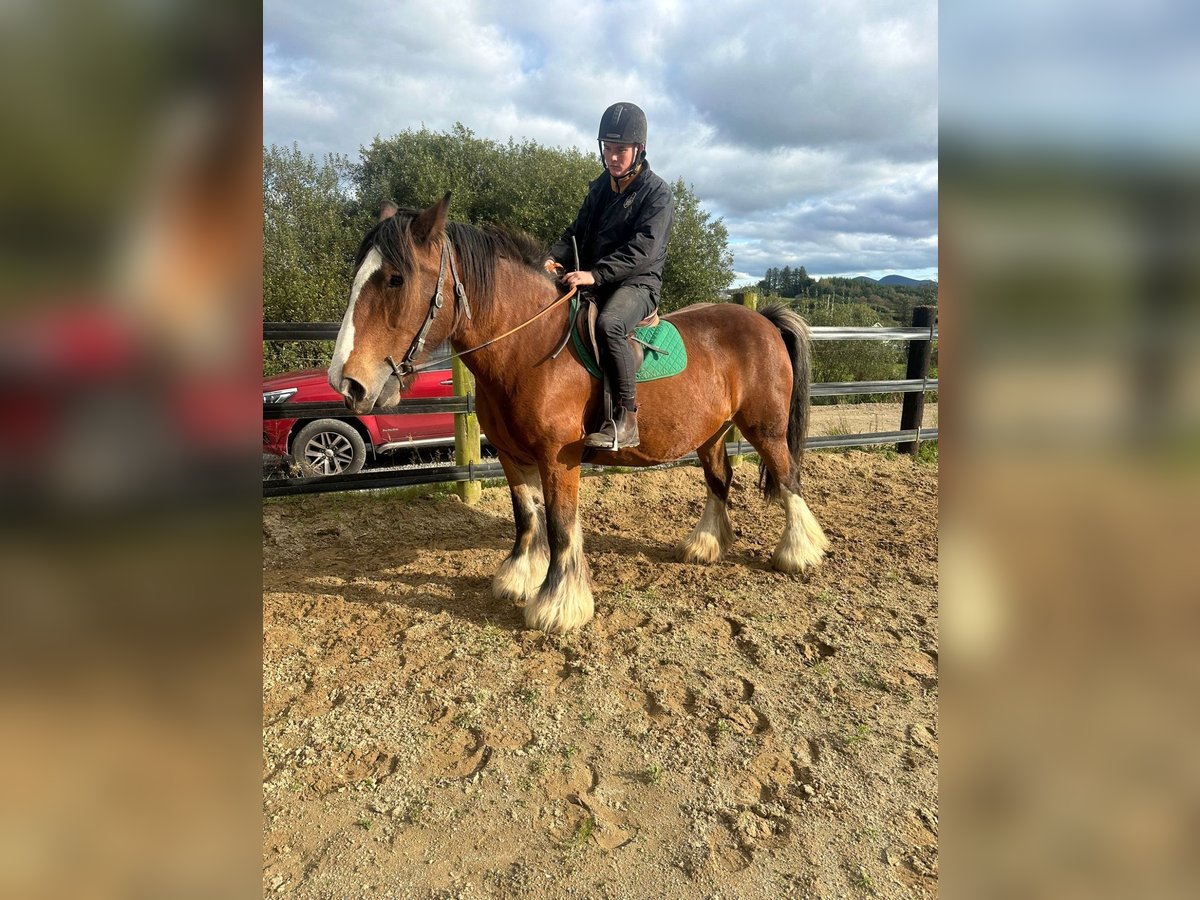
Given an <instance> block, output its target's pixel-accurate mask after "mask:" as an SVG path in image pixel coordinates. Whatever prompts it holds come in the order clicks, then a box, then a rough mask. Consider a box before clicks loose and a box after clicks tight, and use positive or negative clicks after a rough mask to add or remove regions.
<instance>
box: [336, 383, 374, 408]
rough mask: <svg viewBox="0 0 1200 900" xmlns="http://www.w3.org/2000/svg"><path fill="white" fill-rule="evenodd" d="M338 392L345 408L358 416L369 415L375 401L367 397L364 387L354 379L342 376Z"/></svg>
mask: <svg viewBox="0 0 1200 900" xmlns="http://www.w3.org/2000/svg"><path fill="white" fill-rule="evenodd" d="M338 392H339V393H340V394H341V395H342V397H343V398H344V399H345V401H346V407H347V408H348V409H352V410H354V412H355V413H357V414H358V415H360V416H361V415H365V414H366V413H369V412H370V411H371V407H372V406H374V405H375V399H374V398H373V397H370V396H368V394H367V389H366V386H365V385H363V384H362V383H361V382H360V381H358V380H357V379H355V378H350V377H348V376H346V375H343V376H342V383H341V384H340V385H338Z"/></svg>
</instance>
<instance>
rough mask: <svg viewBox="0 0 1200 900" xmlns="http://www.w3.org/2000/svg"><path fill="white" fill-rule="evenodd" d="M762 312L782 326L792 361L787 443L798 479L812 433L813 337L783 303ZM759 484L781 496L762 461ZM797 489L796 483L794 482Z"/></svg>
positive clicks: (769, 496) (768, 494)
mask: <svg viewBox="0 0 1200 900" xmlns="http://www.w3.org/2000/svg"><path fill="white" fill-rule="evenodd" d="M759 312H760V313H761V314H762V315H763V316H765V317H766V318H767V320H768V321H769V322H770V323H771V324H772V325H774V326H775V327H776V328H778V329H779V333H780V334H781V335H782V336H783V343H784V345H785V346H786V347H787V352H788V358H789V359H790V360H791V363H792V398H791V405H790V407H789V410H788V426H787V445H788V450H789V451H790V453H791V456H792V478H793V479H798V478H799V472H800V458H801V457H802V456H803V455H804V441H805V439H806V438H807V436H808V384H809V380H810V376H811V371H812V361H811V357H810V345H811V338H810V337H809V333H808V325H807V324H806V323H805V321H804V320H803V319H802V318H800V316H799V314H798V313H797V312H796V311H795V310H793V309H791V308H789V307H787V306H784V305H783V304H781V303H768V304H767V305H766V306H764V307H763V308H762V309H760V310H759ZM758 486H759V488H761V489H762V492H763V495H764V496H765V497H766V498H767V500H769V501H776V500H779V499H780V492H779V488H780V485H779V483H778V481H776V479H775V477H774V476H773V475H772V474H771V473H770V472H769V471H767V467H766V466H765V465H763V464H762V463H761V462H760V463H759V465H758ZM792 489H793V490H794V489H795V485H794V484H793V485H792Z"/></svg>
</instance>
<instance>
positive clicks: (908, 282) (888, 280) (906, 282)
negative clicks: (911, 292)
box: [879, 275, 937, 287]
mask: <svg viewBox="0 0 1200 900" xmlns="http://www.w3.org/2000/svg"><path fill="white" fill-rule="evenodd" d="M879 284H893V285H896V284H898V285H901V286H902V287H921V286H923V285H924V286H932V287H936V286H937V282H936V281H934V280H933V279H930V278H926V279H925V280H924V281H918V280H917V279H915V278H908V277H906V276H904V275H884V276H883V277H882V278H880V279H879Z"/></svg>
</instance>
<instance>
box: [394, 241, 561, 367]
mask: <svg viewBox="0 0 1200 900" xmlns="http://www.w3.org/2000/svg"><path fill="white" fill-rule="evenodd" d="M447 260H448V261H449V265H450V277H451V278H453V279H454V298H455V299H456V300H457V301H458V304H459V307H460V308H461V309H462V311H463V313H465V314H466V317H467V318H468V319H469V318H471V304H470V303H469V302H467V291H466V288H464V287H463V286H462V282H461V281H460V280H459V278H458V269H457V267H456V266H455V265H454V254H453V253H451V252H450V238H449V237H447V238H446V240H445V241H444V242H443V243H442V261H441V264H440V265H439V266H438V280H437V287H436V288H435V289H434V292H433V297H432V298H430V300H429V311H428V312H427V313H426V314H425V321H424V323H422V325H421V329H420V330H419V331H418V332H417V335H416V337H414V338H413V341H412V343H411V344H410V345H409V347H408V352H407V353H406V354H404V359H402V360H400V363H399V364H397V363H396V361H395V360H393V359H392V358H391V357H390V356H385V357H384V358H383V359H384V362H386V363H387V364H388V365H389V366H391V367H392V372H393V374H395V376H396V380H397V381H399V382H400V383H401V384H403V383H404V379H405V378H407V377H409V376H410V375H415V374H416V373H417V372H424V371H425V370H426V369H432V368H434V367H437V368H442V367H444V366H445V364H446V363H447V362H448V361H449V360H452V359H460V358H462V357H464V356H466V355H467V354H468V353H474V352H475V351H476V350H482V349H483V348H484V347H490V346H491V345H492V344H494V343H496V341H499V340H501V339H503V338H506V337H508V336H509V335H510V334H515V333H516V332H518V331H520V330H521V329H522V328H524V327H525V326H526V325H528V324H530V323H531V322H534V321H535V320H537V319H539V318H541V317H542V316H544V315H545V314H546V313H548V312H550V310H552V309H554V307H556V306H558V305H559V304H560V303H563V302H564V301H566V300H570V299H571V298H572V297H573V296H575V287H574V286H572V287H571V289H570V290H569V291H567V292H566V293H565V294H563V295H562V296H561V297H559V298H558V299H557V300H555V301H554V302H553V303H551V304H550V305H549V306H547V307H546V308H545V309H541V310H539V311H538V312H536V313H534V314H533V315H532V316H530V317H529V318H528V319H526V320H525V321H524V322H522V323H521V324H520V325H518V326H517V327H516V328H510V329H509V330H508V331H506V332H504V334H499V335H496V337H494V338H492V339H491V340H488V341H484V342H483V343H482V344H480V345H479V346H477V347H472V348H471V349H469V350H464V351H462V352H461V353H454V354H451V355H450V356H448V357H445V358H444V359H437V360H434V361H431V362H425V363H421V365H419V366H414V365H413V364H412V361H413V359H414V358H416V357H417V356H418V355H420V353H421V351H422V350H424V349H425V336H426V335H427V334H429V329H430V328H431V327H432V326H433V320H434V319H436V318H437V314H438V311H439V310H441V308H442V306H443V305H444V300H443V297H442V286H443V285H444V284H445V283H446V264H447Z"/></svg>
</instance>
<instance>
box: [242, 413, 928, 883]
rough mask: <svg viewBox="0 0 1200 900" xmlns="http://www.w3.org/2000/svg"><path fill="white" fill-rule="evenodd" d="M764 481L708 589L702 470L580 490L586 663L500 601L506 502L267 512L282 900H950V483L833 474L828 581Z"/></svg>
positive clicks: (267, 865) (273, 871)
mask: <svg viewBox="0 0 1200 900" xmlns="http://www.w3.org/2000/svg"><path fill="white" fill-rule="evenodd" d="M838 409H841V408H838ZM889 415H890V414H889ZM814 418H816V417H814ZM930 424H932V423H930ZM895 427H896V425H895V423H893V422H892V421H891V419H890V418H888V419H887V420H885V421H884V420H881V422H880V425H879V426H878V429H876V427H875V426H872V425H871V424H870V423H869V422H868V423H867V425H866V428H863V427H860V426H858V425H854V426H853V427H852V428H851V429H850V430H866V429H870V430H887V429H891V428H895ZM813 433H814V434H821V433H827V430H826V428H824V427H822V426H821V425H820V423H819V420H818V421H817V422H816V423H814V427H813ZM755 476H756V468H755V467H753V466H751V465H743V466H741V467H740V468H739V469H738V470H737V474H736V479H735V485H734V491H733V494H732V500H733V503H734V507H733V520H734V525H735V528H736V530H737V532H738V535H739V539H738V542H737V543H736V545H735V546H734V548H733V549H732V551H731V552H730V554H729V556H727V557H726V559H724V560H722V561H721V562H719V563H716V564H714V565H712V566H699V565H685V564H681V563H678V562H675V561H674V559H673V555H672V554H673V548H674V545H675V543H677V542H678V541H679V540H680V539H682V538H683V537H684V536H685V535H686V534H687V533H688V532H689V531H690V529H691V527H692V526H693V525H694V524H695V522H696V521H697V520H698V519H699V517H700V514H701V512H702V510H703V506H704V486H703V478H702V476H701V473H700V470H699V469H697V468H694V467H681V468H675V469H668V470H657V471H653V472H643V473H637V474H615V473H611V472H607V473H604V474H601V475H597V476H594V477H590V478H585V479H584V481H583V487H582V490H581V508H582V511H583V531H584V541H585V550H586V552H587V556H588V559H589V562H590V566H591V571H592V577H593V582H594V591H595V597H596V617H595V619H594V620H593V621H592V622H591V623H590V624H589V625H588V626H586V627H585V628H584V629H583V630H582V631H580V632H579V633H576V634H572V635H568V636H563V637H555V636H550V635H546V634H543V633H539V632H531V631H527V630H525V629H524V627H523V624H522V619H521V611H520V609H518V608H515V607H514V606H513V605H512V604H510V603H504V602H500V601H497V600H495V599H494V598H493V597H492V596H491V592H490V579H491V575H492V573H493V572H494V570H495V569H496V567H497V566H498V565H499V563H500V562H501V560H502V559H503V558H504V556H505V555H506V554H507V553H508V550H509V549H510V547H511V542H512V524H511V522H512V514H511V508H510V506H509V497H508V491H507V490H506V489H505V488H503V487H498V488H487V489H485V490H484V494H483V499H482V501H481V502H480V503H479V504H478V505H476V506H472V507H468V506H465V505H464V504H463V503H461V502H460V501H459V500H458V499H457V497H455V496H452V495H447V494H435V495H430V496H424V497H419V498H415V499H401V498H399V497H397V496H396V495H394V494H391V495H389V494H386V493H379V494H328V495H318V496H311V497H296V498H286V499H281V500H274V501H269V502H267V503H266V505H265V508H264V514H263V541H264V573H263V581H264V620H263V639H264V646H263V665H264V672H263V719H264V731H263V735H264V755H263V767H264V814H265V820H264V831H265V835H264V867H263V885H264V893H265V894H266V895H267V896H289V897H301V898H335V897H336V898H342V897H355V898H358V897H372V898H374V897H380V898H384V897H386V898H408V897H412V898H451V897H453V898H459V897H461V898H481V897H530V898H552V897H553V898H559V897H580V898H585V897H586V898H591V897H600V898H643V897H645V898H660V897H662V898H696V897H703V898H722V900H734V898H778V897H811V898H842V897H846V898H853V897H882V898H892V897H895V898H908V897H934V896H937V891H938V888H937V871H938V862H937V832H938V797H937V778H938V726H937V692H938V645H937V611H938V606H937V589H938V588H937V584H938V545H937V521H938V513H937V509H938V490H937V487H938V479H937V467H936V463H934V464H930V463H923V462H915V461H913V460H912V459H910V458H909V457H906V456H896V455H895V454H892V453H887V452H879V451H875V452H865V451H858V450H852V451H844V452H810V453H809V454H808V455H807V456H806V457H805V461H804V473H803V479H804V485H805V493H806V496H807V499H808V502H809V505H810V506H811V508H812V510H813V513H814V514H815V515H816V517H817V518H818V520H819V521H820V522H821V523H822V524H823V526H824V528H825V532H826V534H827V535H828V537H829V538H830V541H831V545H832V546H831V550H830V552H829V554H828V556H827V558H826V561H825V563H824V565H823V566H822V567H820V568H819V569H817V570H816V571H814V572H812V573H810V574H809V575H807V576H790V575H783V574H780V573H777V572H774V571H772V570H771V569H770V568H769V567H768V562H769V559H770V554H771V550H772V549H773V547H774V544H775V542H776V540H777V539H778V537H779V534H780V532H781V529H782V526H783V514H782V511H781V510H780V509H779V508H778V507H768V506H767V505H765V504H764V502H763V501H762V499H761V496H760V495H759V494H758V493H757V491H756V490H755V489H754V484H755Z"/></svg>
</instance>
